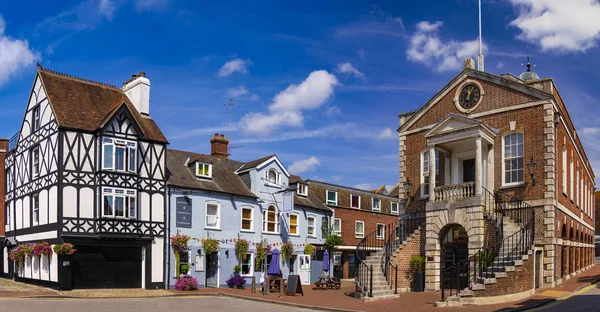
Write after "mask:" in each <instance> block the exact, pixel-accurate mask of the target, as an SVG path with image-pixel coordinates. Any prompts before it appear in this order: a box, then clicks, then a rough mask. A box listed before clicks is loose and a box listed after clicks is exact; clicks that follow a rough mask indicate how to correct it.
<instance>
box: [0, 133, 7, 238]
mask: <svg viewBox="0 0 600 312" xmlns="http://www.w3.org/2000/svg"><path fill="white" fill-rule="evenodd" d="M7 151H8V140H6V139H0V236H4V234H5V233H4V225H5V224H4V221H5V220H4V219H5V217H6V213H5V211H4V209H5V205H4V190H5V189H6V183H5V182H6V181H4V180H5V172H4V156H5V155H6V152H7Z"/></svg>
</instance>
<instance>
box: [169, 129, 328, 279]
mask: <svg viewBox="0 0 600 312" xmlns="http://www.w3.org/2000/svg"><path fill="white" fill-rule="evenodd" d="M210 142H211V154H210V155H206V154H197V153H191V152H185V151H178V150H169V152H168V157H167V158H168V159H167V167H168V172H169V181H168V200H167V201H168V212H167V224H168V228H167V235H168V236H169V237H172V236H173V235H175V234H176V233H180V234H185V235H189V236H190V237H191V239H190V241H189V244H188V248H189V250H188V252H187V254H184V256H183V257H182V258H183V260H182V263H187V264H188V265H189V268H190V272H189V275H191V276H193V277H195V278H197V279H198V282H199V284H200V286H201V287H226V281H227V279H229V277H230V276H231V275H232V274H233V268H234V266H235V265H237V264H240V265H242V274H243V275H244V276H247V277H251V276H255V277H256V282H257V283H258V281H259V278H260V274H261V273H260V272H261V270H262V269H263V268H262V267H261V265H260V264H259V263H256V261H255V251H256V243H258V242H261V241H262V242H266V243H267V244H269V245H271V248H272V249H274V248H277V249H278V250H281V244H282V243H283V242H286V241H290V242H291V243H292V244H293V245H294V253H293V255H292V257H291V258H290V259H289V260H288V261H285V263H281V268H282V274H283V276H287V275H288V274H290V273H293V274H298V275H300V278H301V281H302V282H303V283H304V284H309V283H311V282H314V280H315V279H316V277H317V276H319V275H321V274H322V271H321V262H320V261H317V262H313V261H312V260H314V259H315V256H313V257H309V256H306V255H304V252H303V251H304V246H305V244H308V243H310V244H312V245H314V246H317V247H319V246H322V244H323V243H324V236H323V235H322V232H321V228H322V226H323V224H329V222H330V221H329V220H331V216H332V214H333V212H332V210H331V209H330V208H328V207H327V206H326V205H324V204H323V203H322V202H320V201H319V200H317V199H315V198H314V197H311V196H310V195H311V194H308V186H307V185H306V184H305V183H304V181H303V180H302V179H300V178H299V177H297V176H293V175H290V174H289V173H288V171H287V170H286V169H285V167H284V166H283V165H282V164H281V162H280V160H279V159H278V158H277V156H275V155H270V156H267V157H264V158H261V159H257V160H253V161H249V162H239V161H235V160H231V159H228V154H227V145H228V140H227V139H226V138H224V137H223V136H222V135H221V136H218V135H215V137H213V138H212V139H211V141H210ZM284 197H285V199H284ZM291 198H293V204H292V201H291ZM284 202H285V204H284ZM207 237H210V238H213V239H217V240H219V242H220V244H219V250H218V251H217V252H215V253H213V254H209V255H207V254H205V252H204V250H203V247H202V241H203V239H205V238H207ZM238 239H245V240H247V241H249V242H250V244H249V245H250V246H249V250H248V256H247V257H246V260H245V261H244V262H243V263H242V262H240V261H239V260H238V259H237V258H236V255H235V250H234V247H235V242H236V241H237V240H238ZM166 252H167V255H166V261H167V264H166V266H165V268H166V276H167V285H166V286H167V287H169V288H173V286H174V284H175V281H176V279H175V272H176V268H175V256H174V253H173V250H172V248H170V247H169V248H167V251H166ZM267 258H268V260H267V262H269V261H270V256H268V257H267ZM317 259H319V256H318V255H317ZM248 283H250V279H248Z"/></svg>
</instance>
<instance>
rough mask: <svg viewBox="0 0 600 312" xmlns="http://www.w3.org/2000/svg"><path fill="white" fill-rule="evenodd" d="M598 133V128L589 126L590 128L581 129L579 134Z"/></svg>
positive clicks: (599, 131) (599, 130)
mask: <svg viewBox="0 0 600 312" xmlns="http://www.w3.org/2000/svg"><path fill="white" fill-rule="evenodd" d="M598 133H600V128H595V127H591V128H583V129H581V134H598Z"/></svg>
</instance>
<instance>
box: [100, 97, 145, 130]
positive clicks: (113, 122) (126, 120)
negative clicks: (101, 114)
mask: <svg viewBox="0 0 600 312" xmlns="http://www.w3.org/2000/svg"><path fill="white" fill-rule="evenodd" d="M100 127H101V128H102V130H104V131H107V130H108V131H110V132H114V133H123V134H129V135H136V136H140V137H143V136H144V131H143V130H142V129H141V128H140V126H139V125H138V123H137V121H136V120H135V118H134V117H133V115H132V113H131V111H130V110H129V107H127V105H126V104H125V102H123V103H121V104H120V105H118V106H117V107H116V109H115V110H112V111H111V113H110V114H107V117H106V122H103V123H102V124H100Z"/></svg>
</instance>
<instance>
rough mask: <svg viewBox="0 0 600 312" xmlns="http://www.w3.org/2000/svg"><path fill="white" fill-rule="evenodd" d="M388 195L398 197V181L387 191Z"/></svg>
mask: <svg viewBox="0 0 600 312" xmlns="http://www.w3.org/2000/svg"><path fill="white" fill-rule="evenodd" d="M388 195H389V196H393V197H399V196H400V183H396V185H394V187H392V189H391V190H390V192H389V193H388Z"/></svg>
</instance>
